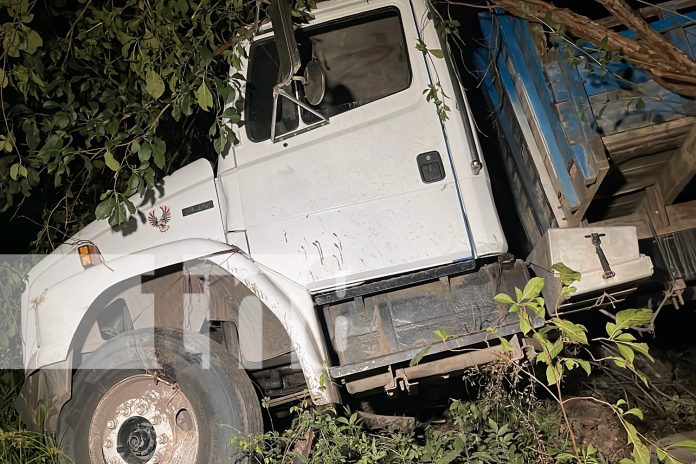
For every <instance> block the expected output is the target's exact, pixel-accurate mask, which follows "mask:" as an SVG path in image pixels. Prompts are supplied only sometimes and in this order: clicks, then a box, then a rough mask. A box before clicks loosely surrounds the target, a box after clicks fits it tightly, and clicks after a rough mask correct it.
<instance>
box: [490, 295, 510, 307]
mask: <svg viewBox="0 0 696 464" xmlns="http://www.w3.org/2000/svg"><path fill="white" fill-rule="evenodd" d="M493 299H494V300H495V301H497V302H498V303H503V304H510V305H511V304H514V303H515V301H514V300H513V299H512V297H511V296H510V295H508V294H506V293H498V294H497V295H496V296H495V297H494V298H493Z"/></svg>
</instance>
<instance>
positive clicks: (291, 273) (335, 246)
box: [220, 0, 506, 291]
mask: <svg viewBox="0 0 696 464" xmlns="http://www.w3.org/2000/svg"><path fill="white" fill-rule="evenodd" d="M415 3H416V4H420V3H422V2H415ZM423 5H424V3H423ZM385 6H396V7H397V8H399V10H400V13H401V19H402V23H403V28H404V33H405V37H406V46H407V51H408V53H409V60H410V65H411V70H412V74H413V78H412V83H411V86H410V87H409V88H408V89H406V90H404V91H402V92H399V93H397V94H394V95H391V96H389V97H386V98H383V99H381V100H377V101H375V102H372V103H369V104H366V105H363V106H360V107H358V108H354V109H352V110H350V111H347V112H345V113H342V114H339V115H337V116H334V117H332V118H331V122H330V124H328V125H326V126H323V127H319V128H315V129H313V130H311V131H309V132H306V133H304V134H300V135H296V136H294V137H292V138H289V139H287V140H286V141H285V143H275V144H274V143H272V142H271V141H265V142H260V143H255V142H252V141H250V140H249V139H248V138H247V137H246V133H245V132H244V131H241V134H240V136H241V143H240V144H239V145H238V146H236V147H235V148H234V152H233V153H231V156H228V157H227V159H229V160H230V161H225V160H221V162H220V169H221V171H223V173H222V174H221V179H222V182H221V184H222V188H223V190H224V191H225V195H226V196H227V197H229V198H231V197H235V196H236V195H237V192H238V195H239V196H238V197H237V198H235V199H234V200H232V199H230V200H229V203H230V204H240V203H241V208H240V207H235V208H234V210H232V209H231V210H230V216H235V218H237V220H238V211H239V210H242V211H243V214H244V222H245V230H246V234H247V238H248V242H249V251H250V253H251V255H252V256H253V258H254V259H255V260H257V261H259V262H261V263H263V264H264V265H266V266H268V267H270V268H271V269H274V270H275V271H277V272H279V273H280V274H282V275H284V276H286V277H288V278H289V279H291V280H293V281H295V282H297V283H299V284H301V285H303V286H305V287H306V288H308V289H310V290H311V291H316V290H320V289H328V288H332V287H336V286H337V285H339V284H340V285H346V284H351V283H354V282H360V281H364V280H368V279H375V278H378V277H383V276H386V275H391V274H396V273H402V272H406V271H412V270H417V269H422V268H427V267H432V266H436V265H441V264H446V263H449V262H452V261H456V260H461V259H467V258H472V257H474V256H476V255H481V256H483V255H491V254H496V253H500V252H501V251H505V249H506V243H505V240H504V236H503V232H502V229H501V227H500V224H499V221H498V218H497V213H496V212H495V207H494V204H493V200H492V194H491V189H490V183H489V179H488V177H487V173H486V172H485V171H484V172H482V173H481V174H480V175H478V176H473V175H471V172H470V168H469V165H470V164H471V161H472V159H473V158H472V152H473V150H472V147H469V142H468V141H467V139H466V136H465V133H464V126H463V124H468V122H467V121H464V120H463V119H462V118H461V117H458V116H459V115H458V114H457V113H453V114H452V115H451V116H452V118H451V120H452V121H457V122H452V123H448V124H447V127H446V130H447V131H448V135H449V138H450V140H449V148H450V151H451V154H452V157H453V160H452V162H450V160H449V159H448V146H447V144H446V139H445V136H444V133H443V128H442V126H441V124H440V120H439V118H438V116H437V113H436V109H435V106H434V105H433V104H432V103H429V102H427V101H426V100H425V98H424V96H423V93H422V92H423V89H425V88H426V87H427V86H428V84H429V83H430V82H431V81H430V76H429V72H430V73H434V72H435V71H437V75H438V76H439V78H440V80H441V81H443V82H445V81H448V79H447V77H448V74H447V70H446V69H444V70H443V69H437V70H434V69H431V70H428V69H427V67H426V62H425V60H424V58H423V55H422V54H421V53H419V52H418V51H417V50H415V48H414V47H415V44H416V40H417V38H418V36H419V32H418V29H417V26H416V23H415V21H414V15H413V11H412V10H411V4H410V2H409V1H407V0H398V1H374V2H369V3H367V2H335V1H330V2H325V3H324V2H322V3H319V5H318V8H317V10H315V11H313V14H315V16H316V21H315V23H321V22H325V21H330V20H332V19H335V18H338V17H345V16H350V15H352V14H357V13H360V12H364V11H368V10H375V9H379V8H384V7H385ZM420 15H421V12H419V11H416V16H418V17H422V16H420ZM425 31H426V33H427V34H428V36H427V37H426V39H429V40H430V39H432V38H433V37H435V39H434V42H433V43H437V38H436V36H435V34H436V33H435V30H434V28H433V25H432V24H428V25H426V27H425ZM440 61H442V63H443V64H444V61H443V60H440ZM448 85H449V87H447V88H446V89H445V91H446V93H448V94H449V95H453V92H450V91H449V88H451V87H452V84H451V83H449V84H448ZM448 103H449V104H450V106H451V107H454V106H455V104H454V103H453V102H451V101H450V102H448ZM286 145H287V146H286ZM428 151H437V152H439V153H440V155H441V156H442V158H443V164H444V168H445V171H446V177H445V179H444V180H442V181H440V182H436V183H432V184H424V183H423V181H422V180H421V178H420V173H419V170H418V166H417V163H416V157H417V156H418V155H419V154H421V153H425V152H428ZM453 164H454V166H455V168H456V174H457V176H456V177H455V171H453V169H452V165H453ZM457 180H458V181H459V182H458V183H457ZM228 191H230V192H232V193H231V194H230V193H228ZM460 192H461V198H460ZM462 205H463V206H464V208H462ZM463 209H464V210H465V211H463ZM467 219H468V224H467ZM228 220H229V221H230V222H232V221H233V219H232V218H231V217H230V219H228ZM469 229H470V230H471V234H470V233H469ZM473 244H475V246H474V245H473Z"/></svg>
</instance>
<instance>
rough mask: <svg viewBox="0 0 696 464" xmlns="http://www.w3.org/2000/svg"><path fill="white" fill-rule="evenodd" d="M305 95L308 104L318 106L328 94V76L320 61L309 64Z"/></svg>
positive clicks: (306, 71) (305, 74) (305, 76)
mask: <svg viewBox="0 0 696 464" xmlns="http://www.w3.org/2000/svg"><path fill="white" fill-rule="evenodd" d="M304 93H305V98H306V99H307V103H309V104H310V105H313V106H316V105H318V104H319V103H321V101H322V100H323V99H324V94H325V93H326V76H324V70H323V69H322V68H321V65H320V64H319V62H318V61H316V60H312V61H310V62H309V63H307V66H306V67H305V72H304Z"/></svg>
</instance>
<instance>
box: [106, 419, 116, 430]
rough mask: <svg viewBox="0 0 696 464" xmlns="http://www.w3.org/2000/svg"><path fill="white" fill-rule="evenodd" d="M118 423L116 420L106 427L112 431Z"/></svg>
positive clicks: (108, 423)
mask: <svg viewBox="0 0 696 464" xmlns="http://www.w3.org/2000/svg"><path fill="white" fill-rule="evenodd" d="M116 425H117V424H116V421H115V420H110V421H109V422H107V423H106V426H107V427H109V428H110V429H111V430H113V429H115V428H116Z"/></svg>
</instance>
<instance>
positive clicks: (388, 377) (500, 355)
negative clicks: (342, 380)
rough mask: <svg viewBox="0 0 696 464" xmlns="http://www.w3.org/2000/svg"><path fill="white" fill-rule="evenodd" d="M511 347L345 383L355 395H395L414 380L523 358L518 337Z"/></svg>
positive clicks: (484, 349)
mask: <svg viewBox="0 0 696 464" xmlns="http://www.w3.org/2000/svg"><path fill="white" fill-rule="evenodd" d="M510 344H511V345H512V351H511V352H510V351H506V350H504V349H502V348H501V347H499V346H494V347H489V348H483V349H480V350H475V351H471V352H469V353H462V354H457V355H454V356H450V357H447V358H444V359H439V360H437V361H431V362H426V363H422V364H418V365H416V366H409V367H405V368H403V369H397V370H396V371H394V372H393V373H392V371H391V369H390V370H389V371H388V372H385V373H381V374H377V375H373V376H370V377H364V378H361V379H356V380H351V381H348V382H346V384H345V385H346V390H347V391H348V392H349V393H351V394H356V393H362V392H368V391H374V390H379V389H384V390H386V391H387V393H391V394H393V393H394V392H395V391H396V390H399V389H407V388H409V385H411V384H412V383H411V381H413V380H418V379H424V378H428V377H437V376H443V375H448V374H452V373H455V372H460V371H462V370H464V369H466V368H468V367H473V366H478V365H481V364H486V363H490V362H493V361H497V360H506V361H516V360H519V359H522V358H523V357H524V356H525V354H524V350H523V348H522V346H521V345H520V344H519V341H518V340H517V337H514V338H513V339H512V340H511V342H510Z"/></svg>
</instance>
